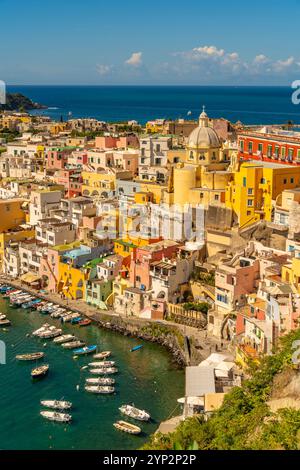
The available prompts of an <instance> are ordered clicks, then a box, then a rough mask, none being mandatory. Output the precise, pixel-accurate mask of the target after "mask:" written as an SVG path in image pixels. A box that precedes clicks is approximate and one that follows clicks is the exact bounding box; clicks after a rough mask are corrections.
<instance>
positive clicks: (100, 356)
mask: <svg viewBox="0 0 300 470" xmlns="http://www.w3.org/2000/svg"><path fill="white" fill-rule="evenodd" d="M110 355H111V352H110V351H102V352H100V353H97V354H94V355H93V358H94V359H106V358H107V357H109V356H110Z"/></svg>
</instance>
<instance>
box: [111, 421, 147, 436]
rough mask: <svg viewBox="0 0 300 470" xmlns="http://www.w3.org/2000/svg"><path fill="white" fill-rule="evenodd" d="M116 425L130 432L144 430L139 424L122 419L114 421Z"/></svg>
mask: <svg viewBox="0 0 300 470" xmlns="http://www.w3.org/2000/svg"><path fill="white" fill-rule="evenodd" d="M114 427H115V428H116V429H118V431H123V432H127V433H128V434H140V433H141V432H142V430H141V428H140V427H139V426H136V425H135V424H131V423H127V422H126V421H122V420H121V421H117V422H116V423H114Z"/></svg>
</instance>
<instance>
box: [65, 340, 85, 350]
mask: <svg viewBox="0 0 300 470" xmlns="http://www.w3.org/2000/svg"><path fill="white" fill-rule="evenodd" d="M84 345H85V343H84V342H83V341H70V342H69V343H63V344H62V347H63V348H64V349H76V348H80V347H83V346H84Z"/></svg>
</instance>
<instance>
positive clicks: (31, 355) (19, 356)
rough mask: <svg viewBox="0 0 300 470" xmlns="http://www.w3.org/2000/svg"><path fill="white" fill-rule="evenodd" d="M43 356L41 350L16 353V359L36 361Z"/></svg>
mask: <svg viewBox="0 0 300 470" xmlns="http://www.w3.org/2000/svg"><path fill="white" fill-rule="evenodd" d="M44 356H45V353H43V352H36V353H29V354H17V356H16V359H17V360H18V361H37V360H38V359H42V357H44Z"/></svg>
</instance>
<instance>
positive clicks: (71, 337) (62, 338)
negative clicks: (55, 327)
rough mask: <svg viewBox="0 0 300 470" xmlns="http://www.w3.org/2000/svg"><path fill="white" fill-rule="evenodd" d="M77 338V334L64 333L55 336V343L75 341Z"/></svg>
mask: <svg viewBox="0 0 300 470" xmlns="http://www.w3.org/2000/svg"><path fill="white" fill-rule="evenodd" d="M75 339H76V336H74V335H62V336H58V337H57V338H54V340H53V343H55V344H63V343H69V342H71V341H74V340H75Z"/></svg>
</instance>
